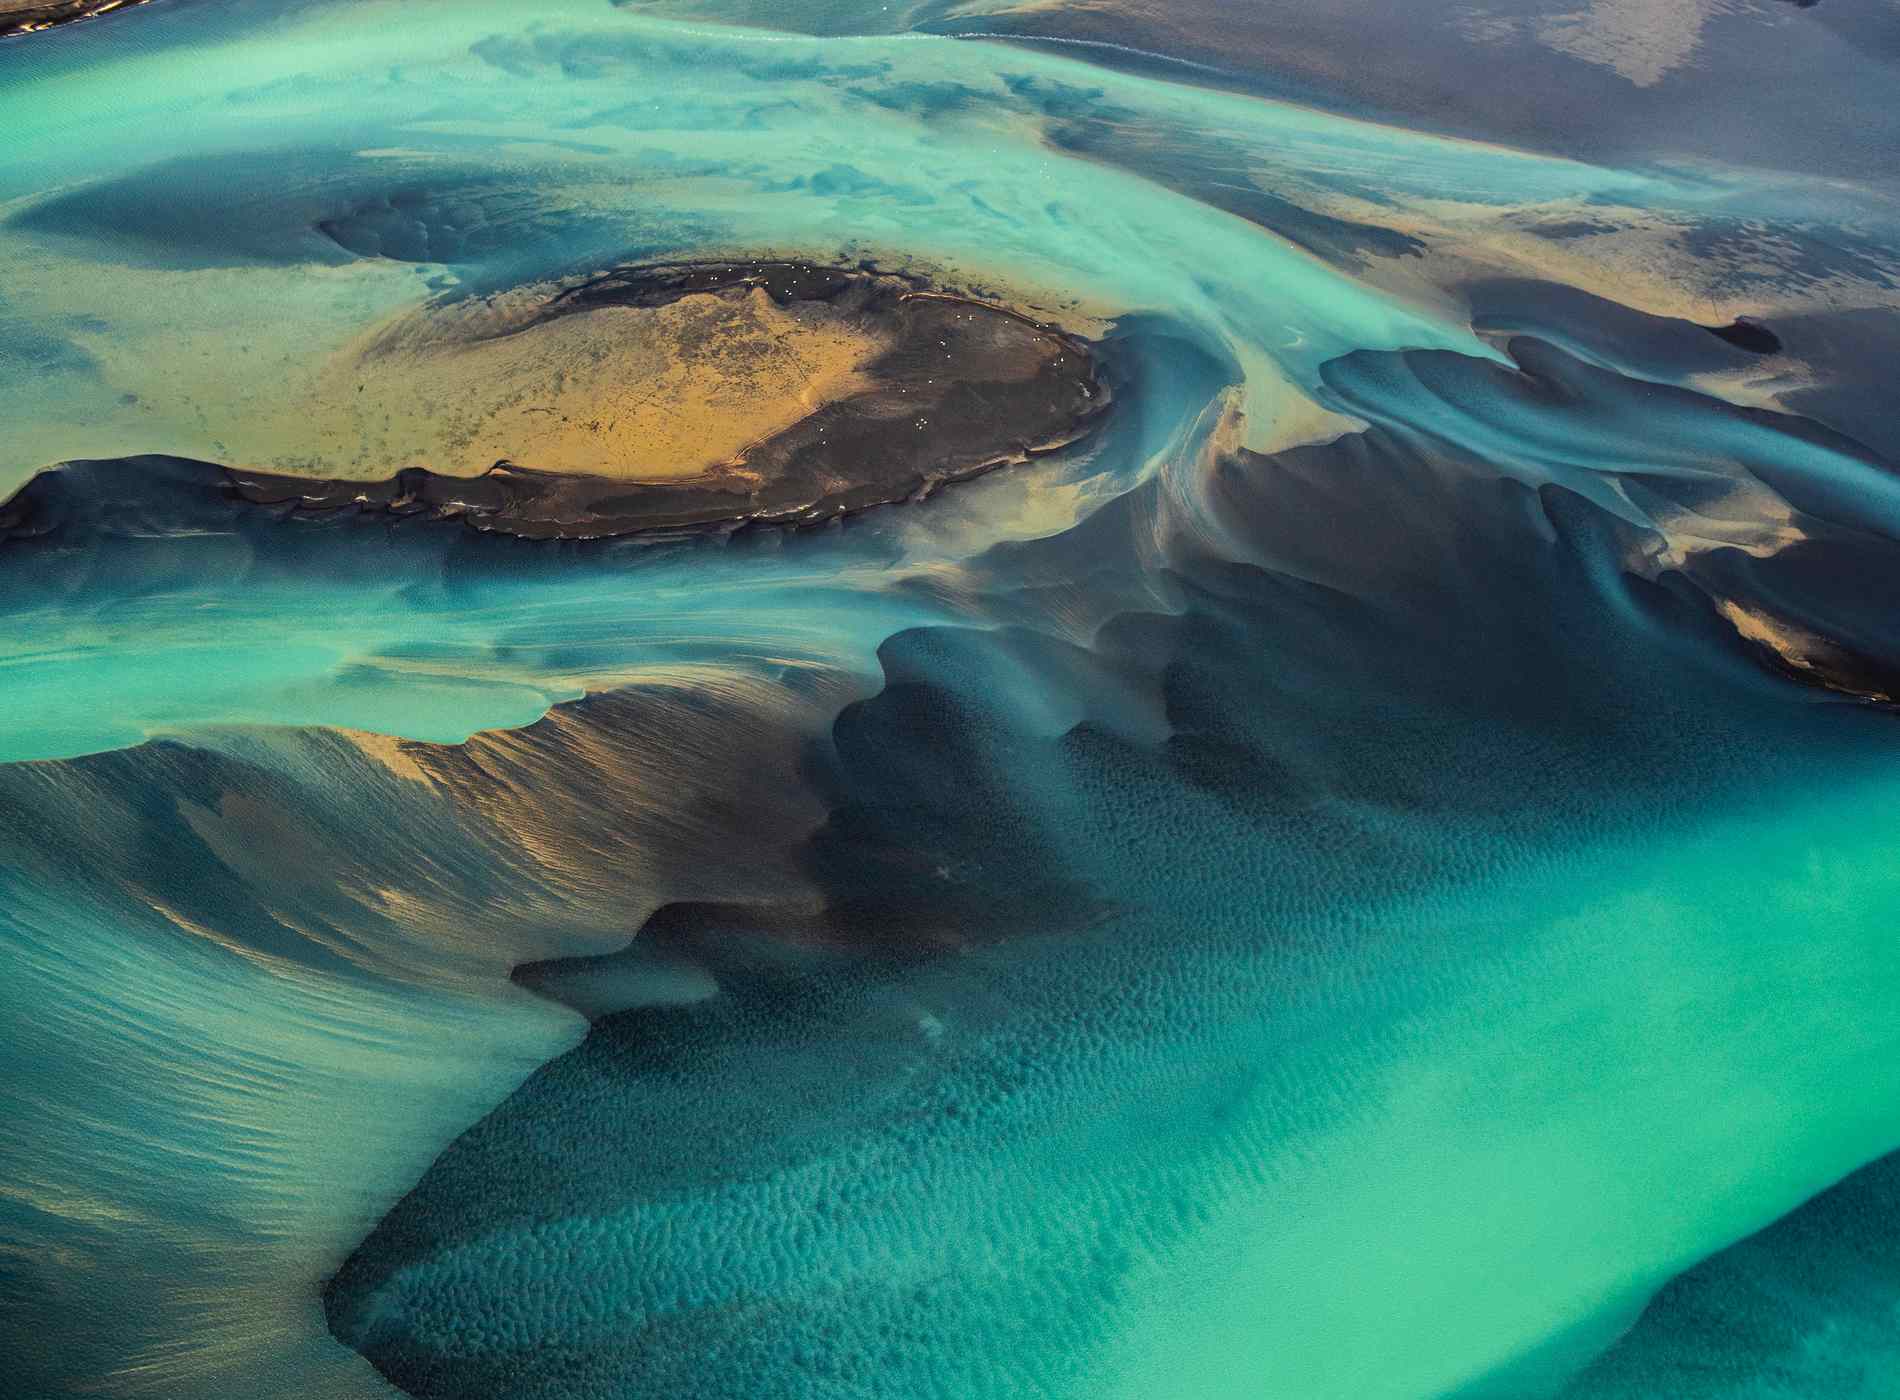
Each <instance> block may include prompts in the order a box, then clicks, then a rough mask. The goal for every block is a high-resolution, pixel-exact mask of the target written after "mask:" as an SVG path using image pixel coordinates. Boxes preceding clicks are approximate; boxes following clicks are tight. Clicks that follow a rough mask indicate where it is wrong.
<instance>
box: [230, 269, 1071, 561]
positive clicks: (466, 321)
mask: <svg viewBox="0 0 1900 1400" xmlns="http://www.w3.org/2000/svg"><path fill="white" fill-rule="evenodd" d="M1106 402H1107V394H1106V392H1105V391H1104V389H1103V387H1102V385H1101V384H1100V382H1099V381H1098V380H1097V377H1096V365H1095V359H1094V356H1093V354H1092V353H1091V351H1090V350H1089V349H1088V347H1087V346H1086V345H1084V344H1083V343H1081V342H1080V341H1077V340H1075V339H1073V338H1072V337H1070V336H1068V335H1066V334H1064V333H1062V332H1060V331H1058V330H1056V329H1054V328H1052V327H1049V326H1046V325H1043V324H1040V323H1038V322H1036V321H1034V320H1031V319H1029V318H1028V317H1026V316H1023V315H1021V314H1018V313H1017V312H1014V311H1011V310H1009V309H1007V308H1004V307H1001V306H996V305H992V304H989V303H987V302H984V301H981V300H977V299H975V298H973V297H966V296H961V295H953V294H949V293H946V292H943V291H938V290H933V289H932V288H930V287H929V286H928V285H927V284H925V283H924V282H922V281H921V280H920V279H918V278H914V277H909V276H900V275H897V274H893V273H885V272H878V271H875V270H873V269H870V268H867V267H857V268H837V267H822V266H815V265H811V264H805V263H797V262H778V261H761V262H718V263H709V262H697V263H666V264H649V265H645V266H640V267H629V268H620V269H615V270H612V271H608V272H604V273H601V274H599V275H596V276H593V277H589V278H587V279H584V280H581V281H578V282H576V283H574V284H571V285H566V286H557V285H546V284H544V285H538V286H531V287H524V288H517V289H513V290H510V291H507V292H504V293H499V294H494V295H487V296H470V297H465V298H463V299H461V300H459V301H455V302H451V303H447V304H438V305H432V306H429V307H425V308H421V309H418V310H415V311H411V312H407V313H404V314H403V315H401V316H400V317H398V318H396V319H395V320H394V321H393V322H390V323H387V324H385V325H383V326H380V327H378V328H376V329H375V330H373V331H371V332H369V333H368V334H366V335H365V336H363V337H362V338H361V339H359V341H358V342H356V343H355V344H354V345H352V346H350V347H347V348H346V349H345V350H344V351H343V352H342V353H340V354H339V355H338V356H336V357H335V359H334V360H333V361H332V363H331V364H330V365H329V366H327V367H326V368H325V369H324V371H323V372H322V373H321V374H320V375H319V376H318V378H317V381H316V385H315V387H314V390H313V391H311V392H309V393H308V395H307V396H306V398H305V399H304V400H303V401H300V402H296V403H294V404H293V405H291V408H290V412H289V413H288V414H287V415H286V416H285V419H284V420H283V421H284V422H285V423H287V424H289V425H291V428H292V431H293V432H294V433H295V435H296V438H297V442H298V450H295V451H286V452H284V453H281V454H278V455H274V456H272V457H270V458H267V459H265V460H263V461H261V462H257V464H256V465H255V466H245V467H234V468H231V469H230V470H229V472H228V477H229V481H230V484H231V486H232V488H233V489H234V490H235V491H236V492H237V494H239V495H240V496H241V497H243V498H244V499H247V500H250V501H254V502H258V503H264V504H273V505H282V506H288V507H290V508H291V509H292V510H293V511H335V510H342V509H351V508H355V509H359V510H363V509H367V510H378V511H389V512H394V513H401V514H413V513H428V514H433V515H436V516H442V517H449V516H454V517H460V518H463V519H465V520H467V521H468V522H469V523H471V524H473V525H476V526H478V527H481V528H484V529H493V530H499V531H503V532H506V533H511V534H523V535H533V536H562V537H575V536H591V535H611V534H625V533H631V532H636V531H645V530H656V529H657V530H666V529H698V528H708V527H725V526H733V525H738V524H745V523H749V522H772V523H803V522H809V521H814V520H821V519H825V518H829V517H831V516H834V515H838V514H842V513H845V512H848V511H852V510H857V509H862V508H864V507H867V506H871V505H878V504H883V503H887V502H892V501H898V500H905V499H910V498H913V497H918V496H922V495H926V494H928V493H929V492H930V491H931V490H934V489H935V488H936V487H937V486H939V485H941V484H943V483H945V482H949V481H956V480H961V479H964V478H967V477H970V476H974V475H977V474H979V473H981V472H984V471H987V470H990V469H991V468H994V467H998V466H1002V465H1006V464H1009V463H1012V462H1020V461H1024V460H1026V459H1027V458H1028V457H1030V456H1032V455H1035V454H1037V453H1040V452H1046V451H1050V450H1053V449H1055V448H1057V447H1060V446H1064V445H1066V444H1068V443H1070V442H1073V441H1074V440H1076V439H1077V438H1078V437H1079V436H1081V435H1082V434H1083V433H1084V432H1086V431H1087V429H1088V427H1089V425H1090V423H1091V420H1093V419H1094V418H1095V416H1096V415H1097V414H1098V413H1099V412H1100V411H1101V410H1102V409H1103V408H1104V407H1105V406H1106ZM392 468H393V469H397V470H394V472H393V474H392Z"/></svg>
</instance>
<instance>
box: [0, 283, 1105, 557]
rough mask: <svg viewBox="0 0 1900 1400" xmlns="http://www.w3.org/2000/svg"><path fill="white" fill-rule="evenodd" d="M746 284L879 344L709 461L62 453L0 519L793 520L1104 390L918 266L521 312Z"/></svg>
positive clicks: (1040, 449)
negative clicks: (223, 504)
mask: <svg viewBox="0 0 1900 1400" xmlns="http://www.w3.org/2000/svg"><path fill="white" fill-rule="evenodd" d="M755 290H763V291H764V292H765V293H766V294H767V295H768V296H770V297H771V298H772V299H773V300H774V301H775V302H777V303H778V304H780V305H781V306H784V305H790V304H792V303H794V302H801V301H805V302H824V303H827V304H829V305H831V306H832V307H833V308H835V309H837V310H840V311H843V312H845V313H847V314H849V315H851V316H852V317H853V318H854V319H857V320H859V321H861V322H862V323H864V324H865V325H867V326H869V327H870V328H872V329H873V330H875V331H876V332H877V333H879V334H880V335H881V336H882V337H883V338H884V339H885V340H886V341H887V342H888V344H889V347H890V348H889V349H887V350H886V351H884V352H883V353H882V354H880V355H879V356H878V357H877V358H875V359H874V360H873V361H872V362H871V363H870V364H869V365H868V366H866V368H865V371H864V374H863V378H864V379H865V380H866V381H867V384H866V387H865V388H863V389H861V390H859V391H856V392H853V393H850V394H848V395H847V396H845V397H843V398H840V399H836V400H834V401H832V402H829V403H826V404H824V405H822V406H821V407H819V408H817V409H816V410H814V411H813V412H812V413H810V414H809V415H808V416H806V417H805V418H803V419H802V420H800V421H798V422H796V423H794V424H793V425H792V426H791V427H790V428H787V429H785V430H783V431H781V432H778V433H776V434H773V435H771V436H770V437H767V438H765V439H764V440H762V441H761V442H759V443H757V444H755V445H754V446H753V447H752V448H751V449H749V450H748V451H747V452H746V453H745V454H744V456H743V457H742V459H741V460H740V461H739V462H738V463H735V464H734V468H735V469H734V470H730V471H726V472H722V473H721V474H720V475H719V476H717V477H702V478H697V479H688V480H678V481H665V482H652V483H648V482H639V481H629V480H626V479H624V478H615V477H607V476H591V475H582V474H578V473H565V472H549V471H539V470H534V469H531V468H527V467H521V466H517V465H515V464H514V463H512V462H507V461H503V462H498V463H496V464H495V466H494V467H492V468H491V469H489V470H488V471H487V472H485V473H483V474H482V475H480V476H476V477H458V476H449V475H444V474H441V473H438V472H434V471H430V470H428V469H426V468H421V467H411V468H407V469H403V470H399V471H397V472H395V473H394V474H393V475H391V476H389V477H387V478H384V479H382V480H379V481H348V480H340V479H323V478H316V477H302V476H289V475H280V474H275V473H269V472H257V471H248V470H242V469H235V468H221V467H213V466H209V465H203V464H189V463H184V462H181V461H179V460H177V459H164V463H165V465H164V470H162V471H161V472H160V473H159V475H160V476H161V477H162V478H163V483H162V489H159V490H155V491H153V490H145V489H142V487H143V485H144V483H141V482H140V481H139V480H138V479H137V476H136V474H135V473H134V472H132V471H130V470H128V469H126V468H124V467H111V466H110V465H109V464H105V463H94V464H77V463H75V464H69V465H68V466H66V467H64V468H61V469H58V470H56V471H52V472H46V473H42V474H41V475H40V476H39V477H36V478H35V479H34V480H33V481H31V482H29V483H28V484H27V485H26V486H25V487H23V488H22V489H21V490H20V491H19V493H17V494H16V495H15V497H14V498H13V499H12V500H11V501H9V502H7V503H6V504H5V505H4V506H0V534H11V535H15V536H22V535H35V534H43V533H46V532H47V531H48V530H50V529H53V528H56V523H57V522H60V521H66V520H68V519H69V518H70V517H71V516H72V515H73V513H74V512H75V511H77V512H79V513H81V514H84V515H86V516H88V517H89V518H90V517H92V516H95V515H97V514H98V513H99V512H101V511H104V512H106V513H107V514H110V513H111V511H112V509H114V507H112V505H111V503H110V502H109V501H107V500H105V499H103V497H112V498H114V499H116V500H117V501H118V505H119V507H122V508H124V509H134V508H135V506H136V513H138V514H140V515H141V518H144V517H146V516H152V515H153V514H154V513H156V515H157V516H159V517H165V518H169V517H170V516H171V515H173V514H176V513H177V512H178V511H180V510H187V511H188V509H189V508H188V507H186V506H184V504H183V503H181V502H175V501H169V500H168V498H170V497H172V496H173V495H174V493H175V492H176V491H178V490H180V489H183V490H185V491H193V490H214V491H217V490H221V492H222V493H223V494H224V495H225V496H227V497H231V498H235V499H237V500H240V501H244V502H248V503H250V504H253V505H258V506H265V507H275V508H278V509H279V510H281V511H283V512H284V513H286V514H290V515H299V516H328V515H334V514H340V513H349V512H359V513H360V512H369V513H383V514H388V515H392V516H400V517H420V518H425V519H436V520H461V521H464V522H466V523H467V524H469V525H471V526H473V527H475V528H477V529H481V530H486V531H493V532H496V533H500V534H508V535H519V536H523V537H527V538H532V539H591V538H600V537H604V536H612V535H631V534H643V533H673V532H700V531H721V530H730V529H736V528H739V527H741V526H745V525H752V524H764V525H808V524H815V523H819V522H822V521H825V520H829V519H833V518H836V517H838V516H841V515H845V514H849V513H852V512H856V511H860V510H865V509H868V508H870V507H872V506H878V505H886V504H890V503H893V502H898V501H905V500H913V499H920V498H922V497H924V496H926V495H928V494H930V493H931V492H932V491H934V490H935V489H936V488H937V487H939V486H941V485H943V484H944V483H946V482H953V481H961V480H965V479H967V478H970V477H974V476H978V475H980V474H982V473H984V472H987V471H990V470H992V469H994V468H996V467H1000V466H1006V465H1010V464H1013V463H1020V462H1023V461H1026V460H1028V459H1029V458H1030V457H1033V456H1036V455H1038V454H1041V453H1046V452H1051V451H1055V450H1057V449H1059V448H1061V447H1065V446H1067V445H1069V444H1070V443H1072V442H1075V441H1076V440H1078V439H1079V438H1080V437H1082V436H1083V435H1084V434H1086V433H1087V432H1088V431H1089V430H1090V428H1091V427H1092V426H1093V425H1094V422H1095V420H1096V419H1097V417H1098V415H1100V414H1101V413H1102V411H1103V410H1104V409H1106V407H1107V406H1108V400H1109V394H1108V390H1107V389H1106V387H1105V386H1104V385H1103V383H1102V382H1101V381H1100V380H1099V379H1098V377H1097V373H1096V369H1097V366H1096V359H1095V355H1094V354H1093V353H1092V352H1091V351H1090V349H1089V348H1088V347H1087V346H1085V345H1084V344H1083V343H1082V342H1080V341H1078V340H1076V339H1074V338H1072V337H1070V336H1067V335H1065V334H1063V333H1061V332H1060V331H1057V330H1055V329H1053V328H1051V327H1048V326H1045V325H1041V324H1039V323H1037V322H1034V321H1031V320H1030V319H1028V318H1027V317H1024V316H1021V315H1019V314H1017V313H1015V312H1013V311H1009V310H1006V309H1004V308H1002V307H998V306H994V305H991V304H988V303H986V302H980V301H976V300H972V299H970V298H966V297H962V296H956V295H951V294H948V293H944V292H938V291H933V290H930V289H929V288H928V287H927V286H926V284H924V283H923V282H922V281H921V279H918V278H913V277H901V276H896V275H893V274H888V273H880V272H876V271H872V270H870V269H868V268H862V267H860V268H849V269H846V268H829V267H817V266H811V265H807V264H801V263H792V262H756V263H670V264H659V265H651V266H646V267H634V268H624V269H620V270H617V271H614V272H611V273H608V274H605V275H603V276H600V277H598V278H595V279H594V280H592V281H589V282H586V283H584V284H582V285H580V286H578V287H574V288H571V289H569V290H567V291H565V292H563V293H562V294H560V295H559V296H558V297H555V298H554V299H552V300H551V301H550V302H549V303H548V305H547V307H546V308H545V309H544V310H543V311H542V312H540V313H538V315H537V316H536V317H535V318H534V321H533V322H532V323H533V324H539V323H545V322H546V321H550V320H554V319H556V318H559V317H562V316H566V315H570V314H573V313H576V312H581V311H587V310H591V309H595V308H598V307H601V306H607V305H624V306H637V307H656V306H662V305H665V304H667V303H668V302H671V301H677V300H679V299H680V298H682V297H687V296H702V295H707V294H713V295H720V296H732V297H745V296H748V295H751V294H752V293H753V292H754V291H755ZM143 460H147V461H156V460H158V459H143ZM81 477H83V478H84V480H83V481H82V480H80V478H81ZM133 496H136V497H137V501H136V502H134V501H133V499H132V497H133Z"/></svg>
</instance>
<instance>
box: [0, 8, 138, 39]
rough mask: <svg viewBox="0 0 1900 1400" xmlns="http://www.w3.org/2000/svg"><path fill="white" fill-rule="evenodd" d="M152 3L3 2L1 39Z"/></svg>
mask: <svg viewBox="0 0 1900 1400" xmlns="http://www.w3.org/2000/svg"><path fill="white" fill-rule="evenodd" d="M148 3H149V0H59V3H57V4H42V3H39V0H0V39H10V38H12V37H14V36H15V35H18V34H37V33H39V32H40V31H41V30H43V29H52V28H55V27H56V26H58V25H62V24H71V23H72V22H73V21H74V20H80V19H91V18H93V17H94V16H95V15H104V14H110V13H112V12H113V11H114V10H128V9H131V8H132V7H133V6H135V5H144V4H148Z"/></svg>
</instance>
